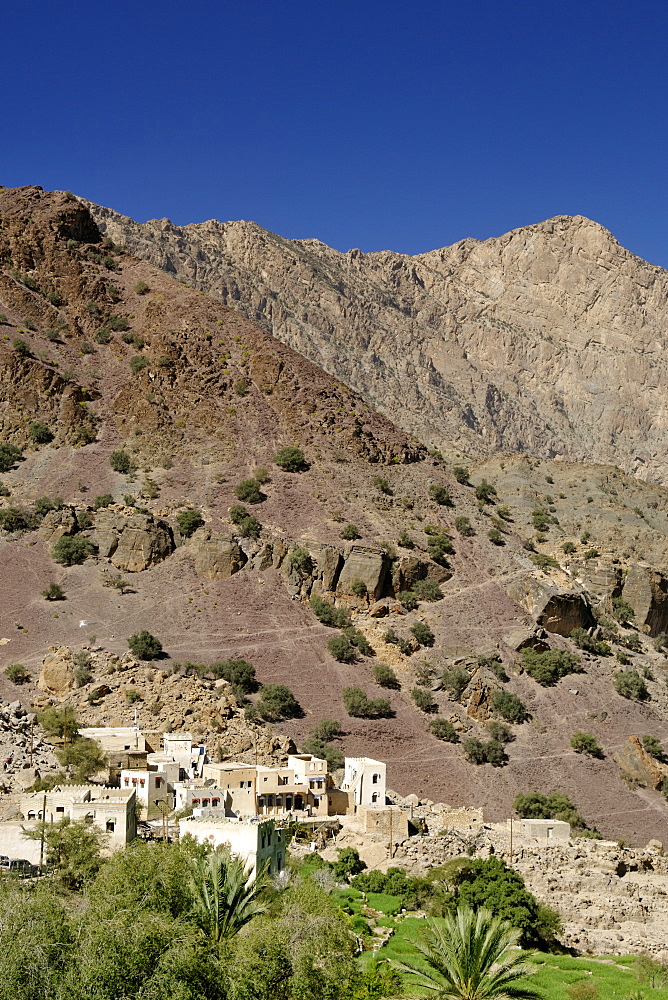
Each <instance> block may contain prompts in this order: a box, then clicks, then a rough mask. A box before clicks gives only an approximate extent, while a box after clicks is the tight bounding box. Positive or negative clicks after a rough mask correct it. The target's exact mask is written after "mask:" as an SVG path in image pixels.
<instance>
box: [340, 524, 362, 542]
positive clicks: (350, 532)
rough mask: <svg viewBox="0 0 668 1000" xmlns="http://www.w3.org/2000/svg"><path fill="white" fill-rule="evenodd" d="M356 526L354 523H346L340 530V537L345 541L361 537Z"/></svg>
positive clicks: (352, 540)
mask: <svg viewBox="0 0 668 1000" xmlns="http://www.w3.org/2000/svg"><path fill="white" fill-rule="evenodd" d="M361 537H362V536H361V535H360V533H359V530H358V528H357V527H356V525H354V524H347V525H346V527H345V528H344V529H343V531H342V532H341V538H343V539H344V540H345V541H347V542H354V541H355V539H356V538H361Z"/></svg>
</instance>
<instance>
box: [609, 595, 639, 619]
mask: <svg viewBox="0 0 668 1000" xmlns="http://www.w3.org/2000/svg"><path fill="white" fill-rule="evenodd" d="M612 614H613V616H614V617H615V618H616V619H617V621H618V622H619V623H620V624H621V625H625V624H627V623H628V622H632V621H633V620H634V618H635V616H636V613H635V611H634V610H633V608H632V607H631V605H630V604H629V602H628V601H625V600H624V598H623V597H613V599H612Z"/></svg>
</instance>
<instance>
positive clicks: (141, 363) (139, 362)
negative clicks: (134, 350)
mask: <svg viewBox="0 0 668 1000" xmlns="http://www.w3.org/2000/svg"><path fill="white" fill-rule="evenodd" d="M144 368H148V358H143V357H142V356H141V354H137V355H135V357H134V358H130V371H131V372H132V374H133V375H137V374H138V372H140V371H142V369H144Z"/></svg>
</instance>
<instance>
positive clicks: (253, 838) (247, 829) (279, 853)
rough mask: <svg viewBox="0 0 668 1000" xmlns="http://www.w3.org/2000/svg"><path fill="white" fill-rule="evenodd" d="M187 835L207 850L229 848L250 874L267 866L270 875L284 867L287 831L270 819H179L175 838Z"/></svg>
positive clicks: (204, 817) (211, 817) (254, 873)
mask: <svg viewBox="0 0 668 1000" xmlns="http://www.w3.org/2000/svg"><path fill="white" fill-rule="evenodd" d="M186 835H189V836H191V837H193V838H194V839H195V840H196V841H197V842H198V843H200V844H207V845H208V846H210V847H213V848H216V847H223V846H225V847H229V849H230V851H231V852H232V854H236V855H238V856H239V857H240V858H241V859H242V860H243V861H244V862H245V864H246V866H247V867H248V868H249V869H250V870H251V871H252V873H253V875H256V874H257V871H258V869H259V868H263V867H265V866H266V867H267V868H268V870H269V871H270V872H271V874H272V875H273V874H276V873H277V872H280V871H282V870H283V868H284V867H285V857H286V849H287V845H288V830H287V828H281V829H277V827H276V825H275V824H274V822H273V820H264V821H259V822H258V821H256V820H248V819H247V820H239V819H223V818H221V817H215V816H189V817H188V818H187V819H182V820H179V837H184V836H186Z"/></svg>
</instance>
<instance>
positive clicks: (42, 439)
mask: <svg viewBox="0 0 668 1000" xmlns="http://www.w3.org/2000/svg"><path fill="white" fill-rule="evenodd" d="M28 433H29V434H30V437H31V439H32V440H33V441H34V442H35V444H48V443H49V442H50V441H53V434H52V432H51V431H50V430H49V428H48V427H47V426H46V424H40V423H39V422H38V421H35V423H32V424H31V425H30V427H29V428H28Z"/></svg>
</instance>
